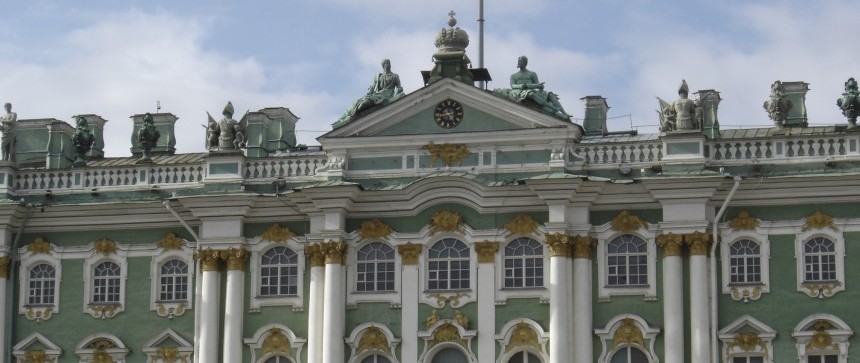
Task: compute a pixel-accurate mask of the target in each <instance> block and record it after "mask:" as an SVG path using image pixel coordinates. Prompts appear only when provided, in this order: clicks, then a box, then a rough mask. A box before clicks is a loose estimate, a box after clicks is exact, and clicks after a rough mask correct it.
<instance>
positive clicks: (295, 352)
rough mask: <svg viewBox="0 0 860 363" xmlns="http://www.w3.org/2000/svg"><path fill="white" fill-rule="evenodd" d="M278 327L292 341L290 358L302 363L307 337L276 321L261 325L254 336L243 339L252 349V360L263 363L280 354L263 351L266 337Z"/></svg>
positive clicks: (255, 362)
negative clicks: (297, 334)
mask: <svg viewBox="0 0 860 363" xmlns="http://www.w3.org/2000/svg"><path fill="white" fill-rule="evenodd" d="M276 329H277V330H280V331H281V332H282V333H283V334H284V336H285V337H286V338H287V340H289V341H290V347H289V350H290V357H289V358H290V359H292V360H293V361H294V362H296V363H302V360H301V357H302V349H303V348H304V346H305V343H307V339H304V338H299V337H297V336H296V334H295V333H294V332H293V331H292V330H290V328H287V326H286V325H283V324H276V323H271V324H266V325H263V326H261V327H260V328H259V329H257V331H256V332H254V335H253V336H251V337H250V338H245V339H244V340H243V342H244V343H245V345H247V346H248V348H249V349H250V350H251V362H254V363H263V362H265V361H266V360H267V359H269V358H271V357H273V356H277V355H279V354H280V353H279V352H274V353H273V352H268V353H264V352H263V343H265V342H266V338H268V337H269V335H270V334H271V333H272V332H273V331H274V330H276ZM258 355H259V357H258Z"/></svg>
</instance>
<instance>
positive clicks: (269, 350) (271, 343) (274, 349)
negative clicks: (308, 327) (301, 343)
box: [263, 329, 290, 357]
mask: <svg viewBox="0 0 860 363" xmlns="http://www.w3.org/2000/svg"><path fill="white" fill-rule="evenodd" d="M266 354H283V355H286V356H287V357H289V356H290V339H289V338H287V336H286V335H284V332H283V331H281V329H272V331H271V332H270V333H269V336H267V337H266V340H264V341H263V355H266Z"/></svg>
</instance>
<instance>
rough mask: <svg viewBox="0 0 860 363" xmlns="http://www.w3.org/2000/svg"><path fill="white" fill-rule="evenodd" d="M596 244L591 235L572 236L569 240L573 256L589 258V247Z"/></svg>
mask: <svg viewBox="0 0 860 363" xmlns="http://www.w3.org/2000/svg"><path fill="white" fill-rule="evenodd" d="M596 245H597V241H595V239H594V237H591V236H574V237H573V242H571V244H570V246H571V250H572V252H573V258H586V259H589V260H590V259H591V249H592V248H594V246H596Z"/></svg>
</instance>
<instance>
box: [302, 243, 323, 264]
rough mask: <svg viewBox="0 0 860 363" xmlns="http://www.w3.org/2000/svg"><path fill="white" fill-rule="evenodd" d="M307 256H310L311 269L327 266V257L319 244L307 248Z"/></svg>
mask: <svg viewBox="0 0 860 363" xmlns="http://www.w3.org/2000/svg"><path fill="white" fill-rule="evenodd" d="M305 255H306V256H308V260H310V265H311V267H323V266H325V255H324V254H323V252H322V246H320V244H319V243H315V244H312V245H307V246H305Z"/></svg>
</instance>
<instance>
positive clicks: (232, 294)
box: [221, 248, 246, 363]
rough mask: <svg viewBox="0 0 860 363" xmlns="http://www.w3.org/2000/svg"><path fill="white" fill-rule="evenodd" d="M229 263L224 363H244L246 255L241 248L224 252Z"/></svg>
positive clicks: (225, 307)
mask: <svg viewBox="0 0 860 363" xmlns="http://www.w3.org/2000/svg"><path fill="white" fill-rule="evenodd" d="M221 254H222V256H221V257H222V258H223V259H224V260H225V261H226V262H227V292H226V294H227V295H226V296H225V298H226V299H225V303H224V360H222V362H224V363H242V327H243V323H244V322H243V317H244V314H243V313H244V311H243V310H244V303H245V255H246V251H245V250H244V249H241V248H230V249H228V250H226V251H222V252H221Z"/></svg>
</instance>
